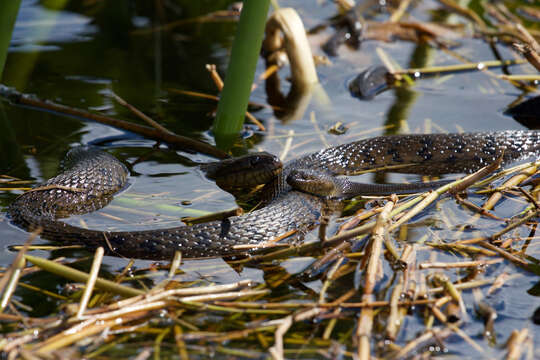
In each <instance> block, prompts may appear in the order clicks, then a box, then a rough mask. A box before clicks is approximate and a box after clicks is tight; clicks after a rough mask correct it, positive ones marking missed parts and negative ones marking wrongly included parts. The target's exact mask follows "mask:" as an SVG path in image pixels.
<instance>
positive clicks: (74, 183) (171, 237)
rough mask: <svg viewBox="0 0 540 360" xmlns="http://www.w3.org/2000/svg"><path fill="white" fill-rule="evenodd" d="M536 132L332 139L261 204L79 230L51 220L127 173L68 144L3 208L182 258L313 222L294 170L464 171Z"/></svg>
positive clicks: (312, 200) (113, 249)
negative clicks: (191, 220) (32, 186)
mask: <svg viewBox="0 0 540 360" xmlns="http://www.w3.org/2000/svg"><path fill="white" fill-rule="evenodd" d="M539 135H540V132H536V131H502V132H491V133H465V134H430V135H393V136H385V137H375V138H371V139H366V140H361V141H357V142H353V143H349V144H344V145H339V146H336V147H331V148H327V149H324V150H321V151H319V152H316V153H312V154H309V155H306V156H303V157H300V158H298V159H296V160H292V161H290V162H288V163H287V164H285V165H283V169H282V171H279V173H278V174H277V175H273V180H272V181H271V182H270V183H269V184H267V185H266V187H265V188H264V191H265V192H266V193H267V196H268V199H269V203H268V205H267V206H266V207H264V208H262V209H259V210H256V211H253V212H251V213H249V214H247V215H243V216H235V217H230V218H227V219H225V220H222V221H212V222H208V223H204V224H197V225H193V226H179V227H173V228H167V229H156V230H145V231H119V232H111V231H100V230H87V229H83V228H79V227H76V226H72V225H69V224H66V223H64V222H62V221H60V220H58V218H60V217H65V216H68V215H69V214H73V213H79V214H80V213H86V212H90V211H94V210H96V209H99V208H101V207H103V206H104V205H106V204H107V203H108V202H109V201H110V199H111V198H112V196H113V194H114V193H115V192H117V191H118V190H119V189H121V188H122V187H123V186H124V183H125V181H126V178H127V176H128V171H127V169H126V167H125V166H124V165H123V164H122V163H120V162H119V161H118V160H117V159H116V158H114V157H113V156H111V155H109V154H107V153H105V152H102V151H99V150H96V149H92V148H76V149H74V150H72V151H71V152H70V153H69V154H68V156H67V158H66V160H65V164H64V169H65V170H64V171H63V172H62V173H61V174H59V175H57V176H56V177H54V178H52V179H50V180H48V181H47V182H45V183H44V184H41V185H38V186H37V188H36V190H34V191H33V190H30V191H29V192H26V193H24V194H22V195H21V196H19V197H18V198H17V199H16V200H15V201H14V202H13V203H12V204H11V206H10V207H9V210H8V214H9V216H10V218H11V221H12V222H13V223H14V224H15V225H17V226H19V227H21V228H23V229H26V230H31V229H34V228H36V227H41V228H42V233H41V237H42V238H45V239H50V240H54V241H59V242H67V243H71V244H83V245H85V246H87V247H89V248H95V247H97V246H103V247H105V249H107V250H108V251H109V253H111V254H116V255H122V256H126V257H132V258H149V259H167V258H170V257H172V255H173V254H174V252H175V251H177V250H179V251H181V252H182V254H183V256H184V257H208V256H224V255H232V254H237V253H239V252H245V250H239V249H238V246H239V245H258V244H261V243H263V242H265V241H269V240H273V239H275V238H277V237H279V236H282V235H284V234H287V233H289V232H291V231H292V230H300V231H299V232H298V233H297V234H302V233H304V232H305V231H307V230H309V229H311V228H313V227H314V226H315V225H317V224H318V221H319V219H320V217H321V211H322V208H323V206H324V204H325V200H324V199H323V198H321V197H320V196H316V195H312V194H308V193H304V192H300V191H297V190H294V189H293V188H291V186H289V185H288V184H287V183H286V179H287V176H288V175H289V174H290V173H291V172H293V171H296V170H298V169H309V171H312V172H313V171H315V172H317V171H320V172H324V173H327V174H330V175H332V176H336V175H353V174H355V173H356V172H358V171H361V170H366V169H372V168H377V167H382V166H391V165H402V167H400V168H398V169H396V170H395V171H397V172H407V173H426V174H432V175H439V174H444V173H462V172H470V171H474V170H476V169H478V168H480V167H482V166H485V165H486V164H488V163H491V162H492V161H494V160H495V159H496V158H498V157H499V156H500V155H501V154H502V156H503V162H505V163H508V162H510V161H513V160H517V159H520V158H524V157H528V156H533V155H534V156H538V154H539V152H540V137H539ZM393 171H394V170H393ZM399 189H400V187H399V185H397V187H394V188H384V186H383V189H382V190H381V188H380V187H379V186H378V185H365V190H366V193H370V192H373V191H375V192H380V191H385V190H386V192H389V191H393V190H399ZM356 192H358V191H356Z"/></svg>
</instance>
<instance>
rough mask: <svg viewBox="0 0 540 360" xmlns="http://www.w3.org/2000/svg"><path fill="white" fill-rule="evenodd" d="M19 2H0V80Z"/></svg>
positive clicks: (11, 0) (15, 0)
mask: <svg viewBox="0 0 540 360" xmlns="http://www.w3.org/2000/svg"><path fill="white" fill-rule="evenodd" d="M20 4H21V0H7V1H0V80H1V79H2V72H3V71H4V65H5V63H6V58H7V51H8V47H9V42H10V41H11V33H12V32H13V27H14V26H15V19H17V13H18V12H19V5H20Z"/></svg>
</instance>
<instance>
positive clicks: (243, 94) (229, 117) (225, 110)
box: [214, 0, 270, 148]
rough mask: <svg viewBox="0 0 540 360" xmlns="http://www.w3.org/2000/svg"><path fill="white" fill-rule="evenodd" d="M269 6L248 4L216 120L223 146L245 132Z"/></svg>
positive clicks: (260, 1)
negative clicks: (245, 121)
mask: <svg viewBox="0 0 540 360" xmlns="http://www.w3.org/2000/svg"><path fill="white" fill-rule="evenodd" d="M269 4H270V1H269V0H245V1H244V7H243V9H242V14H241V15H240V21H239V23H238V28H237V30H236V36H235V38H234V41H233V45H232V50H231V59H230V62H229V66H228V69H227V75H226V76H225V86H224V87H223V91H222V93H221V99H220V101H219V104H218V109H217V116H216V119H215V121H214V136H215V137H216V143H217V144H218V146H219V147H222V148H226V147H228V146H229V145H230V144H231V143H232V141H233V140H234V139H235V137H236V136H237V134H238V133H239V132H240V130H241V129H242V124H243V123H244V118H245V113H246V110H247V105H248V101H249V95H250V93H251V84H252V83H253V78H254V76H255V68H256V66H257V60H258V58H259V52H260V50H261V43H262V37H263V32H264V27H265V23H266V16H267V14H268V7H269Z"/></svg>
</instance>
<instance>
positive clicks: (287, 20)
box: [263, 8, 319, 121]
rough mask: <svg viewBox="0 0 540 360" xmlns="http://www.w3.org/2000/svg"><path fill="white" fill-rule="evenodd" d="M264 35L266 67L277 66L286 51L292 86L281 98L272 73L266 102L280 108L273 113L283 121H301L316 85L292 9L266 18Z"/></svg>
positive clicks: (301, 30)
mask: <svg viewBox="0 0 540 360" xmlns="http://www.w3.org/2000/svg"><path fill="white" fill-rule="evenodd" d="M265 32H266V37H265V39H264V42H263V52H264V53H265V58H266V68H267V69H269V68H271V67H276V68H277V67H279V64H278V63H279V58H280V56H279V54H280V52H281V51H285V53H286V55H287V58H288V61H289V63H290V68H291V84H292V85H291V89H290V90H289V93H288V94H287V95H286V96H285V95H283V94H282V93H281V90H280V80H279V76H278V74H277V71H274V72H273V73H272V74H271V75H270V76H268V77H267V79H266V82H265V88H266V94H267V96H268V103H270V104H271V105H273V106H277V107H278V108H281V109H283V110H276V111H275V112H274V113H275V115H276V116H277V117H278V118H280V119H281V120H283V121H288V120H292V119H298V118H301V117H302V116H303V115H304V112H305V110H306V107H307V106H308V104H309V103H310V101H311V95H312V89H313V86H314V85H315V84H317V83H318V82H319V79H318V77H317V71H316V70H315V63H314V61H313V55H312V54H311V49H310V46H309V43H308V41H307V37H306V31H305V29H304V25H303V23H302V20H301V19H300V17H299V16H298V14H297V13H296V11H295V10H294V9H292V8H283V9H279V10H276V11H275V12H274V13H273V14H272V16H271V17H270V18H269V19H268V22H267V23H266V30H265Z"/></svg>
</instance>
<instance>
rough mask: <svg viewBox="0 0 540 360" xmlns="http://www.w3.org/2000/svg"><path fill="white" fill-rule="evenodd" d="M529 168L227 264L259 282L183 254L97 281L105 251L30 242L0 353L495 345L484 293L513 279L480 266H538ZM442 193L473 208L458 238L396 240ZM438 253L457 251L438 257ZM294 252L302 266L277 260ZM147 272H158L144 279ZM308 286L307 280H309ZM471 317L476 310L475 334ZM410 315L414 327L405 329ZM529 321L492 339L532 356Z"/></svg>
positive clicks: (336, 351)
mask: <svg viewBox="0 0 540 360" xmlns="http://www.w3.org/2000/svg"><path fill="white" fill-rule="evenodd" d="M539 165H540V163H527V164H522V165H519V166H515V167H513V168H510V169H506V170H504V171H502V172H500V173H497V174H496V175H492V176H491V177H488V178H487V179H485V180H483V181H482V182H481V183H480V182H478V181H479V180H480V178H485V176H486V175H488V174H487V173H489V172H492V171H493V170H495V168H496V167H497V166H498V164H497V163H494V164H492V165H490V166H488V167H486V168H484V169H482V170H480V171H479V172H477V173H476V174H472V175H469V176H467V177H465V178H463V179H459V180H456V181H454V182H453V183H450V184H447V185H445V186H443V187H441V188H439V189H437V190H435V191H430V192H427V193H423V194H420V195H416V196H413V197H404V198H402V199H398V198H397V197H396V196H391V197H388V198H381V199H379V200H378V201H377V202H376V204H375V205H374V206H372V207H371V208H370V209H369V210H361V211H359V212H358V213H357V214H356V215H354V216H352V217H349V218H348V220H347V222H344V223H343V224H342V225H341V227H340V230H339V232H338V233H337V234H336V235H332V236H330V237H327V236H325V235H324V234H323V233H324V232H325V231H326V226H322V230H321V234H320V236H321V237H322V239H319V241H313V242H309V243H305V244H300V245H296V246H291V245H285V246H286V247H285V248H282V247H278V248H277V249H276V248H268V249H265V250H266V251H265V253H264V254H254V255H251V256H249V257H245V258H240V259H231V260H230V261H229V266H232V267H233V268H241V267H243V266H248V267H256V268H259V269H263V270H264V273H265V275H266V278H265V283H257V282H255V281H252V280H247V279H246V280H241V281H237V282H233V283H226V284H214V283H212V281H211V279H204V278H203V279H201V280H197V281H178V280H176V279H177V276H178V275H179V274H181V273H182V262H181V261H182V260H181V254H177V256H176V257H175V259H173V260H172V261H171V263H170V264H168V265H163V264H158V265H155V266H153V267H152V268H149V269H145V270H138V271H136V272H134V271H133V269H132V268H131V267H132V265H133V262H128V264H127V266H126V267H125V269H124V271H122V272H120V273H118V274H116V275H115V276H114V277H113V278H110V279H103V278H101V277H99V276H98V275H99V273H100V267H101V259H102V257H103V249H101V248H100V249H98V250H97V251H96V253H95V255H94V257H93V260H92V264H91V265H90V264H88V263H86V262H84V260H85V259H82V260H80V261H83V264H82V265H83V267H84V268H86V269H90V271H89V273H86V272H83V271H80V270H76V269H75V268H74V266H79V265H77V264H66V263H65V262H66V261H65V260H64V259H63V258H58V259H54V260H46V259H43V258H40V257H36V256H32V255H29V254H28V250H29V249H31V247H30V246H29V243H30V241H29V243H28V244H26V245H24V246H22V247H20V250H19V254H18V256H17V257H16V259H15V260H14V262H13V264H12V266H11V267H9V268H7V269H5V271H4V273H3V276H2V278H1V283H0V286H1V289H2V297H1V299H0V301H1V302H0V308H1V310H2V313H1V314H0V319H1V320H2V331H3V332H4V335H3V336H2V339H1V340H0V349H1V350H2V351H3V353H4V354H6V355H7V357H8V358H15V357H17V356H20V357H22V358H31V359H35V358H64V357H83V356H84V357H85V358H109V357H117V356H122V357H133V358H137V359H142V358H144V359H145V358H150V357H153V358H160V357H164V358H169V357H179V358H182V359H187V358H198V357H207V356H210V355H212V356H220V357H227V358H229V357H233V358H234V357H240V358H261V357H263V358H264V357H266V356H271V357H273V358H276V359H282V358H289V357H301V358H314V357H324V358H336V357H343V356H345V357H353V358H358V359H368V358H370V356H376V357H377V358H391V359H398V358H411V357H416V356H429V355H434V354H444V353H447V352H449V353H463V349H464V348H466V349H467V351H470V352H471V354H472V353H474V354H476V355H475V356H484V355H485V353H486V351H488V350H486V348H489V347H488V345H490V346H493V345H494V344H496V343H498V341H497V326H496V325H495V324H496V318H497V310H496V309H495V308H493V307H492V306H491V305H490V304H489V301H486V297H489V296H491V294H493V293H495V294H496V293H497V291H500V288H501V287H503V286H505V283H506V282H508V281H512V279H514V278H516V277H518V276H520V275H519V272H516V271H512V272H510V271H502V272H499V274H498V275H496V276H491V275H490V274H489V273H490V271H489V268H490V267H492V266H501V265H502V264H504V263H506V262H510V263H512V264H513V266H512V267H511V268H512V269H520V272H521V271H525V272H532V273H538V261H537V260H536V259H535V258H533V257H532V255H531V251H529V253H528V255H525V252H526V251H527V249H528V247H529V246H533V245H534V244H535V243H536V241H535V240H536V238H537V236H535V231H536V222H535V221H534V219H535V218H536V217H537V215H538V206H539V205H538V203H537V201H536V199H537V195H538V188H537V187H536V186H534V178H532V179H531V176H532V175H534V174H535V173H536V171H537V166H539ZM501 177H503V178H502V179H501ZM494 181H496V182H497V186H495V185H494V183H493V182H494ZM524 182H526V183H529V184H533V189H532V191H528V190H525V187H519V185H520V184H521V183H524ZM469 186H473V189H468V190H467V191H468V192H469V193H473V192H476V193H486V195H485V196H486V197H487V200H486V201H485V202H484V203H483V204H481V205H476V204H474V203H473V202H472V201H470V200H468V199H465V198H464V195H463V192H464V191H465V188H467V187H469ZM449 194H452V195H449ZM449 196H453V197H454V198H455V199H456V200H457V201H458V203H459V204H460V205H461V206H462V207H463V208H464V211H470V212H471V213H472V215H471V216H470V218H469V219H468V220H467V221H466V222H465V223H463V224H460V229H461V231H458V233H459V234H460V239H456V240H453V241H445V240H444V239H437V238H436V237H434V238H433V239H429V240H427V239H426V241H424V242H423V243H418V242H417V243H414V244H410V243H406V242H404V241H402V239H403V238H406V236H407V235H406V234H407V231H408V225H407V224H408V223H409V221H410V220H411V219H412V218H413V217H414V216H416V215H418V214H420V213H421V212H422V211H424V210H425V209H426V207H430V206H437V202H438V201H439V200H440V199H447V198H448V197H449ZM503 197H510V198H512V199H514V200H515V201H518V202H520V203H521V211H520V213H518V214H515V216H512V217H511V218H503V217H500V216H499V215H497V213H496V212H495V211H492V209H493V208H494V206H495V205H496V204H497V203H498V201H499V200H500V199H501V198H503ZM483 217H488V218H490V219H494V220H497V221H499V222H501V223H503V224H506V225H505V226H504V227H503V228H502V230H500V231H498V232H494V233H492V234H491V235H490V236H487V237H473V238H468V237H467V231H466V229H467V228H471V227H474V224H475V223H476V222H478V221H480V219H481V218H483ZM519 228H528V229H529V230H528V231H529V236H528V237H521V236H516V234H517V233H516V231H515V230H516V229H519ZM35 235H36V234H32V236H31V238H30V239H29V240H32V237H35ZM536 252H538V251H537V250H534V249H533V251H532V253H536ZM426 253H429V254H431V255H429V256H426ZM317 254H318V255H317ZM437 254H446V255H448V256H449V257H450V258H453V259H455V261H445V262H443V261H437V259H436V255H437ZM308 255H309V257H306V256H308ZM418 258H429V259H431V260H429V261H421V262H419V261H417V259H418ZM306 259H308V261H306ZM300 260H303V261H300ZM80 261H78V262H80ZM295 262H296V263H297V265H298V264H303V265H302V268H301V269H298V266H297V270H296V271H287V270H285V268H286V267H287V266H290V264H291V263H295ZM287 264H289V265H287ZM44 272H46V273H52V274H55V275H56V276H60V277H62V278H65V279H67V281H68V282H69V284H70V285H69V287H66V288H64V289H63V290H62V291H51V290H48V289H41V288H38V287H36V286H34V285H32V278H33V277H34V276H38V275H39V274H42V273H44ZM156 274H160V275H159V277H160V278H161V281H157V282H156V281H154V280H153V277H155V276H156ZM73 281H74V283H73ZM313 283H317V285H315V286H309V284H313ZM148 284H151V287H148ZM343 284H349V285H348V286H344V285H343ZM66 286H67V285H66ZM15 291H26V292H28V291H29V292H32V293H33V294H34V295H33V296H34V297H36V298H46V299H48V301H51V299H52V300H54V301H55V302H56V303H57V304H58V306H57V312H56V313H55V314H47V315H45V316H42V317H33V316H27V315H25V313H33V312H36V309H34V308H33V307H35V306H39V302H38V303H36V304H34V305H31V304H24V303H22V302H20V301H18V300H16V299H15V298H14V297H13V296H12V295H13V294H14V292H15ZM465 294H466V295H465ZM471 294H472V296H470V295H471ZM465 296H466V297H465ZM471 317H475V318H480V319H481V320H482V322H483V324H484V326H483V329H481V331H480V332H481V334H479V333H478V331H479V330H480V329H478V328H477V326H476V325H477V324H478V321H473V320H471ZM411 322H414V323H415V324H414V325H412V326H414V329H415V331H414V332H411V331H408V330H407V328H406V325H407V324H410V323H411ZM471 324H473V325H474V324H476V325H475V326H471ZM408 326H411V325H408ZM471 329H474V333H471V331H470V330H471ZM530 331H531V330H530V328H529V326H528V325H527V324H524V326H523V327H522V328H517V329H515V330H514V331H512V332H511V333H510V334H507V339H505V341H504V342H501V343H500V345H498V347H501V348H503V349H504V351H505V352H506V357H507V358H509V359H519V358H520V357H521V356H526V357H527V358H533V357H534V348H533V343H532V339H531V334H530ZM488 353H489V352H488Z"/></svg>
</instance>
